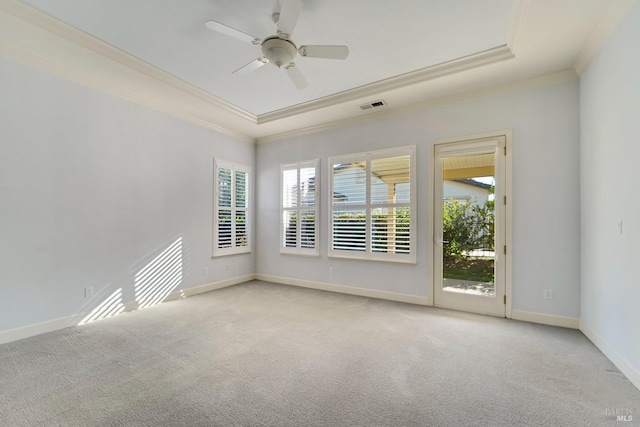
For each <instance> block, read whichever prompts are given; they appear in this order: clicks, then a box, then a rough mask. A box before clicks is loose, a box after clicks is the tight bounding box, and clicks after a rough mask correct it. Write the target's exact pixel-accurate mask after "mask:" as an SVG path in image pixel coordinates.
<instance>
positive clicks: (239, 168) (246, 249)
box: [212, 158, 252, 257]
mask: <svg viewBox="0 0 640 427" xmlns="http://www.w3.org/2000/svg"><path fill="white" fill-rule="evenodd" d="M219 168H223V169H229V170H231V174H232V175H231V176H232V178H231V206H230V207H226V206H224V207H222V208H221V207H220V206H219V205H218V203H219V184H218V169H219ZM237 172H244V173H245V174H246V195H245V198H246V199H245V205H246V206H245V207H240V208H239V207H237V206H236V173H237ZM221 209H224V210H231V218H232V219H235V218H236V213H237V212H239V211H244V212H245V227H246V240H247V244H246V245H244V246H236V245H235V244H234V246H231V247H228V248H219V247H218V237H219V230H218V227H219V215H218V213H219V211H220V210H221ZM251 235H252V230H251V167H250V166H247V165H242V164H238V163H233V162H228V161H226V160H220V159H216V158H214V159H213V253H212V256H213V257H220V256H227V255H235V254H244V253H251V241H252V238H251ZM231 241H232V242H236V223H235V221H234V220H232V222H231Z"/></svg>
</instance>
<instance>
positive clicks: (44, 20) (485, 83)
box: [0, 0, 632, 139]
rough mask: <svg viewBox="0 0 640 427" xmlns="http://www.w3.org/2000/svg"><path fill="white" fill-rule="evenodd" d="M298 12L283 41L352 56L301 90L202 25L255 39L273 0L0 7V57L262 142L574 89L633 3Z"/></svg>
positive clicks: (531, 0)
mask: <svg viewBox="0 0 640 427" xmlns="http://www.w3.org/2000/svg"><path fill="white" fill-rule="evenodd" d="M303 2H304V9H303V11H302V14H301V16H300V20H299V21H298V24H297V26H296V29H295V32H294V34H293V37H292V39H293V41H294V42H295V43H296V44H298V45H300V44H345V45H347V46H349V50H350V55H349V57H348V58H347V59H346V60H344V61H341V60H326V59H316V58H301V57H297V58H296V63H297V65H298V67H299V68H300V70H301V71H302V72H303V73H304V75H305V77H306V79H307V80H308V82H309V85H308V87H307V88H305V89H303V90H298V89H296V88H295V87H294V86H293V84H292V83H291V81H289V79H288V77H287V75H286V73H285V72H284V71H283V70H279V69H277V68H276V67H274V66H272V65H270V64H268V65H267V66H265V67H262V68H260V69H258V70H257V71H256V72H254V73H252V74H249V75H247V76H238V75H234V74H232V71H233V70H236V69H237V68H239V67H241V66H243V65H245V64H246V63H248V62H250V61H252V60H254V59H256V58H258V57H260V56H262V53H261V51H260V47H259V46H254V45H252V44H250V43H246V42H243V41H240V40H237V39H234V38H231V37H228V36H226V35H223V34H219V33H217V32H214V31H211V30H208V29H206V28H205V26H204V23H205V22H206V21H207V20H216V21H218V22H222V23H224V24H227V25H229V26H232V27H234V28H237V29H239V30H241V31H243V32H246V33H249V34H252V35H254V36H256V37H258V38H261V39H262V38H265V37H267V36H270V35H273V34H274V33H275V25H274V24H273V21H272V20H271V15H272V14H273V13H274V12H277V11H278V10H279V3H278V0H181V1H175V0H135V1H131V0H109V1H96V0H84V1H78V0H56V1H51V0H25V2H21V1H19V0H0V24H2V27H4V30H3V29H0V53H2V54H5V55H8V56H11V57H14V58H17V59H19V60H23V61H25V62H29V63H31V64H34V65H37V66H40V67H43V68H47V69H49V70H51V71H54V72H57V73H59V74H64V75H66V76H67V77H69V78H72V79H74V80H77V81H81V82H82V83H85V84H90V85H93V86H95V87H98V88H100V89H102V90H107V91H109V92H112V93H114V94H116V95H119V96H122V97H125V98H128V99H131V100H133V101H135V102H139V103H141V104H144V105H147V106H150V107H152V108H155V109H158V110H161V111H165V112H168V113H170V114H173V115H175V116H178V117H180V118H183V119H187V120H190V121H192V122H196V123H198V124H200V125H203V126H207V127H210V128H213V129H216V130H218V131H222V132H225V133H228V134H232V135H235V136H239V137H243V138H245V139H246V138H248V139H253V138H270V137H273V136H274V135H283V134H284V135H286V134H291V133H292V132H297V131H299V130H300V129H307V128H308V129H317V128H321V127H323V126H327V125H328V124H330V123H335V122H339V121H343V120H345V119H354V118H355V119H357V118H359V117H361V116H363V115H367V114H375V112H374V113H372V111H366V112H365V111H362V110H360V108H358V106H359V105H360V104H362V103H365V102H371V101H375V100H377V99H384V100H385V101H386V102H387V104H388V106H387V107H383V108H382V109H380V110H387V111H388V110H393V109H402V108H408V107H409V106H411V105H415V104H424V103H429V102H436V101H438V100H442V99H463V98H464V97H465V96H472V95H473V94H476V95H477V94H478V93H483V92H486V91H490V90H496V89H497V90H499V89H500V88H504V86H505V85H507V86H508V85H514V84H518V82H522V81H531V79H536V78H542V80H541V81H553V80H554V78H555V79H556V80H561V79H565V80H566V79H570V78H575V77H576V76H577V74H576V72H575V71H573V70H574V69H576V70H577V71H578V72H579V71H581V67H584V65H585V64H586V63H588V61H589V60H590V56H592V55H593V54H595V52H597V47H598V43H601V42H602V40H603V39H604V38H605V37H606V36H607V35H608V32H610V31H612V29H613V28H615V25H616V24H617V22H618V21H619V19H620V18H621V16H622V15H623V14H624V12H625V11H626V9H627V8H628V6H629V4H630V3H631V2H632V0H395V1H389V0H349V1H344V0H303ZM27 3H28V4H29V5H31V6H33V7H30V6H28V5H27ZM34 7H35V9H34ZM42 12H44V13H42ZM52 17H53V18H52ZM78 30H81V31H78ZM567 70H569V71H567ZM553 76H555V77H553ZM380 110H378V111H380Z"/></svg>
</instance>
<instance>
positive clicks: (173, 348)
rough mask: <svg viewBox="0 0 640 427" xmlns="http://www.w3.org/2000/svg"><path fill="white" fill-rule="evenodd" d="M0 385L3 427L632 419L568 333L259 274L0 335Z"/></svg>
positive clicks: (629, 396) (578, 339)
mask: <svg viewBox="0 0 640 427" xmlns="http://www.w3.org/2000/svg"><path fill="white" fill-rule="evenodd" d="M0 382H1V383H0V425H2V426H11V427H14V426H514V425H522V426H606V425H640V391H639V390H638V389H637V388H635V387H634V386H633V385H632V384H631V383H630V382H629V381H628V380H627V379H626V378H625V377H624V376H623V375H622V374H621V373H620V372H619V370H618V369H617V368H616V367H615V366H614V365H613V364H612V363H611V362H610V361H609V360H608V359H607V358H605V357H604V356H603V355H602V353H601V352H600V351H599V350H598V349H597V348H596V347H595V346H593V344H592V343H591V342H590V341H589V340H588V339H587V338H585V337H584V335H582V334H581V333H580V332H579V331H576V330H570V329H563V328H556V327H550V326H543V325H536V324H530V323H525V322H518V321H511V320H507V319H500V318H493V317H487V316H479V315H473V314H468V313H459V312H454V311H448V310H442V309H437V308H432V307H421V306H415V305H410V304H402V303H395V302H390V301H381V300H375V299H370V298H363V297H356V296H349V295H341V294H335V293H329V292H322V291H316V290H310V289H301V288H295V287H290V286H284V285H277V284H272V283H266V282H260V281H253V282H248V283H244V284H241V285H236V286H233V287H229V288H225V289H220V290H217V291H213V292H209V293H206V294H201V295H198V296H195V297H191V298H187V299H183V300H178V301H172V302H167V303H163V304H160V305H158V306H155V307H150V308H147V309H143V310H138V311H135V312H131V313H126V314H122V315H119V316H116V317H113V318H110V319H105V320H102V321H98V322H95V323H91V324H87V325H83V326H76V327H71V328H67V329H63V330H60V331H56V332H52V333H48V334H44V335H40V336H36V337H32V338H28V339H25V340H20V341H16V342H12V343H8V344H4V345H1V346H0ZM617 409H620V410H626V411H628V414H629V415H631V416H632V418H633V421H630V422H626V423H621V422H620V421H616V416H615V412H614V410H617Z"/></svg>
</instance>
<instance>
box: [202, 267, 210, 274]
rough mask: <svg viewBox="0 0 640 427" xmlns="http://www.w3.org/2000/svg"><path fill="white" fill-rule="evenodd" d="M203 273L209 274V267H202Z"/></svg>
mask: <svg viewBox="0 0 640 427" xmlns="http://www.w3.org/2000/svg"><path fill="white" fill-rule="evenodd" d="M202 274H205V275H206V274H209V267H204V268H203V269H202Z"/></svg>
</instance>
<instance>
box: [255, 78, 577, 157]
mask: <svg viewBox="0 0 640 427" xmlns="http://www.w3.org/2000/svg"><path fill="white" fill-rule="evenodd" d="M577 79H578V75H577V74H576V72H575V70H574V69H573V68H570V69H567V70H563V71H559V72H556V73H551V74H547V75H544V76H539V77H534V78H531V79H526V80H520V81H516V82H512V83H507V84H502V85H495V86H491V87H489V88H484V89H480V90H476V91H468V92H464V93H461V94H456V95H451V96H445V97H441V98H435V99H429V100H426V101H423V102H419V103H416V104H412V105H408V106H405V107H399V108H394V109H391V110H383V111H377V112H371V113H365V114H364V115H360V116H356V117H351V118H348V119H343V120H337V121H333V122H329V123H323V124H320V125H316V126H309V127H306V128H302V129H296V130H292V131H288V132H282V133H278V134H273V135H269V136H264V137H260V138H257V139H256V143H257V144H265V143H269V142H276V141H281V140H285V139H289V138H294V137H299V136H304V135H309V134H313V133H318V132H323V131H327V130H332V129H338V128H342V127H346V126H350V125H353V124H358V123H363V122H368V121H373V120H379V119H382V118H388V117H393V116H399V115H405V114H410V113H414V112H419V111H424V110H427V109H429V108H433V107H437V106H440V105H447V104H453V103H456V102H463V101H468V100H471V99H478V98H486V97H489V96H493V95H498V94H501V93H508V92H514V91H518V90H525V89H532V88H536V87H543V86H551V85H554V84H560V83H564V82H569V81H574V80H577Z"/></svg>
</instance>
